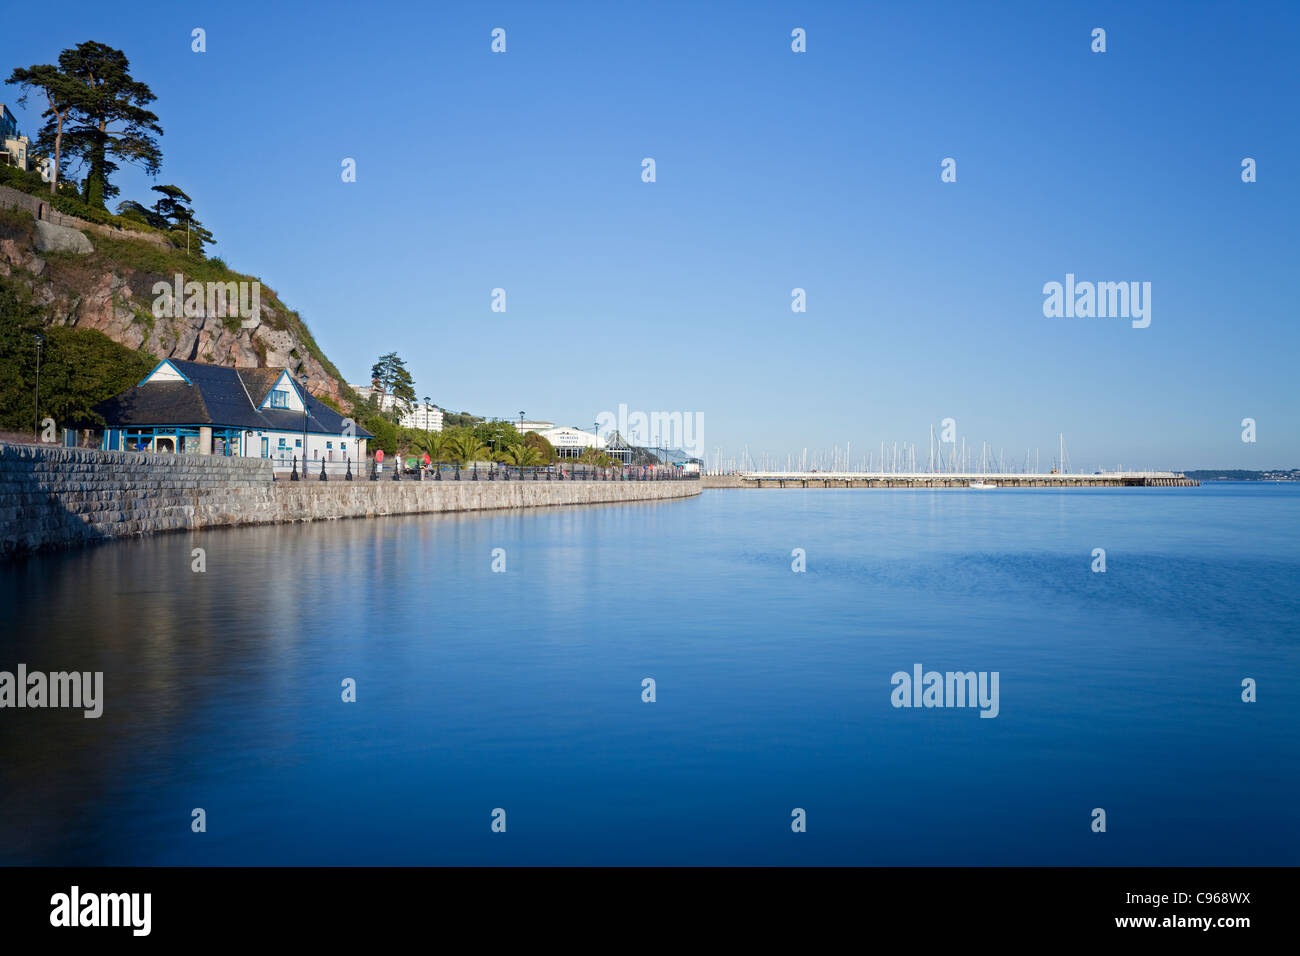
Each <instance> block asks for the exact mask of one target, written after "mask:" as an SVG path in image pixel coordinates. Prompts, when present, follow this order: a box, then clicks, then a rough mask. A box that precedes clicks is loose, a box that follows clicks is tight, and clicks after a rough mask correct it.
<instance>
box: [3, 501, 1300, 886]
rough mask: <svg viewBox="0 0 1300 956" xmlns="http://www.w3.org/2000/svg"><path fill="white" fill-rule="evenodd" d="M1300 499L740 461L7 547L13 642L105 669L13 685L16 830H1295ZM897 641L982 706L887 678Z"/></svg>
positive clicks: (1112, 851)
mask: <svg viewBox="0 0 1300 956" xmlns="http://www.w3.org/2000/svg"><path fill="white" fill-rule="evenodd" d="M1298 533H1300V486H1294V485H1292V486H1286V485H1260V484H1224V485H1209V486H1203V487H1201V488H1193V489H1131V490H1123V489H1113V490H1112V489H1079V490H1070V491H1064V492H1062V491H1053V490H1049V489H1026V490H1011V489H1002V490H998V491H991V492H976V491H960V490H958V491H938V492H933V491H916V492H910V491H863V490H842V491H836V490H809V491H799V490H787V491H781V490H771V491H768V490H763V491H730V490H727V491H706V492H705V493H704V494H703V495H702V496H701V497H699V498H697V499H694V500H688V501H680V502H667V503H660V504H651V505H622V506H603V507H588V508H573V509H553V510H545V511H530V512H509V513H497V514H480V515H470V516H438V517H412V518H393V519H382V520H371V521H348V522H337V523H322V524H312V525H298V526H285V527H274V528H263V529H251V530H250V529H243V530H213V531H207V532H204V533H202V534H200V535H172V536H160V537H154V538H150V539H145V540H138V541H130V542H120V543H112V544H107V545H103V546H99V547H95V548H92V549H90V550H86V551H82V552H79V553H69V554H59V555H53V556H48V557H41V558H37V559H33V560H28V561H25V562H22V563H17V564H11V565H8V566H5V567H3V569H2V574H3V597H4V601H5V607H6V608H7V611H8V613H7V618H8V621H9V627H8V628H7V629H6V632H5V633H4V635H3V637H0V648H2V649H3V650H2V653H0V670H13V669H14V668H15V666H16V665H17V664H18V663H20V662H21V663H25V664H27V665H28V667H29V669H39V670H47V671H48V670H66V669H78V670H102V671H103V672H104V675H105V677H104V680H105V696H106V703H105V710H104V715H103V717H101V718H100V719H99V720H87V719H84V718H83V717H82V716H81V715H80V712H71V713H70V712H65V711H50V710H45V711H36V710H21V711H19V710H4V711H0V862H4V863H70V864H238V863H253V864H276V863H285V864H354V863H370V864H436V863H456V864H498V863H501V864H543V863H564V864H582V863H614V864H622V863H645V864H750V863H779V864H800V863H863V864H905V865H906V864H1156V865H1159V864H1254V863H1274V864H1283V863H1285V864H1296V863H1300V814H1297V806H1300V801H1298V799H1297V798H1298V797H1300V733H1297V729H1298V727H1300V722H1298V721H1297V717H1298V716H1300V623H1298V622H1300V543H1298V542H1300V537H1298ZM194 547H202V548H203V549H205V552H206V562H207V570H206V572H205V573H201V574H199V573H194V572H193V571H192V570H191V561H192V558H191V549H192V548H194ZM1099 547H1100V548H1104V549H1105V550H1106V565H1107V570H1106V573H1105V574H1096V573H1093V572H1092V571H1091V570H1090V564H1091V562H1092V550H1093V549H1094V548H1099ZM495 548H503V549H505V555H506V567H507V570H506V572H505V573H493V572H492V570H491V566H492V551H493V549H495ZM794 548H803V549H804V550H805V551H806V554H807V571H806V573H802V574H796V573H793V572H792V571H791V562H792V557H791V551H792V550H793V549H794ZM917 663H920V664H922V665H923V666H924V667H925V668H926V669H927V670H929V669H935V670H940V671H947V670H963V671H965V670H975V671H997V672H998V673H999V675H1000V694H999V696H1000V701H999V704H1000V713H999V715H998V716H997V718H996V719H981V718H979V716H978V711H976V710H973V709H957V708H951V709H896V708H894V707H892V706H891V704H890V692H891V685H890V677H891V675H892V674H893V673H894V672H896V671H899V670H904V671H910V670H911V669H912V666H913V665H914V664H917ZM347 677H351V678H354V679H355V680H356V682H357V701H356V703H343V702H342V700H341V687H340V683H341V681H342V680H343V679H344V678H347ZM645 677H651V678H653V679H654V680H655V681H656V685H657V686H656V696H657V700H656V701H655V702H654V703H643V702H642V699H641V693H642V684H641V682H642V679H643V678H645ZM1246 677H1251V678H1254V679H1255V680H1256V681H1257V682H1258V701H1257V702H1256V703H1243V702H1242V700H1241V681H1242V679H1243V678H1246ZM196 807H202V808H203V809H204V810H205V811H206V813H207V832H206V833H193V832H191V828H190V821H191V810H192V809H193V808H196ZM498 807H499V808H503V809H504V810H505V811H506V826H507V829H506V832H505V833H504V834H501V833H493V832H492V831H491V819H492V818H491V814H492V811H493V809H494V808H498ZM796 807H797V808H803V809H804V810H806V812H807V832H806V833H793V832H792V831H791V826H790V823H791V812H792V810H793V809H794V808H796ZM1095 807H1101V808H1104V809H1105V810H1106V813H1107V832H1105V833H1104V834H1098V833H1094V832H1092V830H1091V828H1090V823H1091V820H1092V817H1091V811H1092V810H1093V808H1095Z"/></svg>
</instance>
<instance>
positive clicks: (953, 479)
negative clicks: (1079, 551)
mask: <svg viewBox="0 0 1300 956" xmlns="http://www.w3.org/2000/svg"><path fill="white" fill-rule="evenodd" d="M702 483H703V485H704V487H706V488H965V489H968V490H976V491H978V490H983V489H971V487H970V486H971V484H973V483H980V484H984V485H993V486H995V487H997V488H1195V487H1198V486H1199V485H1200V482H1199V481H1197V480H1196V479H1195V478H1188V477H1187V476H1186V475H1184V474H1181V473H1179V472H1174V471H1106V472H1100V473H1096V474H1091V475H1084V474H1046V475H1039V474H1017V473H1012V474H984V473H965V474H956V473H952V472H947V473H935V472H912V473H898V472H839V471H834V472H819V471H809V472H799V471H742V472H736V473H734V474H730V475H707V476H705V477H704V478H703V479H702Z"/></svg>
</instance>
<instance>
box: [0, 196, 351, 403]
mask: <svg viewBox="0 0 1300 956" xmlns="http://www.w3.org/2000/svg"><path fill="white" fill-rule="evenodd" d="M0 212H2V213H3V216H2V217H0V276H7V277H10V278H12V279H15V280H17V281H18V282H20V283H21V284H23V285H25V286H26V287H27V288H29V289H30V290H31V293H32V298H33V301H34V302H35V303H36V304H37V305H39V306H40V307H42V308H43V309H44V310H46V311H47V313H48V316H49V321H50V322H51V324H57V325H68V326H77V327H78V328H89V329H98V330H99V331H100V332H103V333H104V334H105V335H107V336H108V337H109V338H111V339H113V340H114V341H115V342H118V343H120V344H122V345H125V346H127V347H128V348H132V349H137V350H143V351H146V352H149V353H151V354H152V355H155V356H157V357H158V358H160V359H162V358H180V359H190V360H193V361H196V362H209V363H212V364H215V365H229V366H236V367H240V368H256V367H268V366H283V367H285V368H287V369H289V370H290V371H291V372H292V373H293V374H294V375H295V376H297V375H299V374H304V373H305V374H306V375H307V377H308V386H307V387H308V389H309V390H310V391H311V393H312V394H313V395H316V396H318V397H327V398H329V399H332V400H333V401H334V402H335V403H336V404H341V405H343V406H344V407H346V405H347V402H348V397H349V394H350V390H347V391H346V392H345V389H346V386H344V385H343V383H342V381H341V377H340V375H339V372H338V370H337V369H336V368H335V367H334V365H333V364H332V363H331V362H330V361H329V360H328V359H327V358H325V356H324V355H323V354H322V353H321V352H320V350H319V348H318V347H317V346H316V344H315V342H314V340H312V338H311V333H310V332H309V331H308V330H307V327H306V325H305V324H303V322H302V320H301V319H300V318H299V317H298V315H297V313H295V312H292V311H291V310H289V309H288V308H286V307H285V306H284V304H283V303H282V302H281V301H280V299H279V297H278V296H277V295H276V293H275V292H274V291H273V290H271V289H269V288H267V287H266V286H265V285H260V283H259V292H260V294H259V295H258V297H257V306H256V307H255V308H251V309H249V310H248V311H249V312H251V313H253V314H251V315H249V316H248V317H247V318H245V317H243V316H242V315H240V314H239V312H240V311H241V310H240V309H239V307H238V306H239V299H238V298H235V299H234V303H233V304H231V303H229V302H228V303H226V306H225V308H224V309H221V308H218V309H215V310H213V309H210V308H208V307H207V306H208V305H209V303H210V300H209V299H208V298H207V297H206V296H204V297H203V298H202V306H200V307H198V308H194V307H191V308H186V307H185V305H184V303H182V306H181V308H180V309H173V308H168V309H162V310H159V309H157V308H156V304H157V300H158V298H159V296H158V295H156V294H155V287H156V285H157V284H158V283H166V284H168V285H169V286H174V283H175V277H176V274H178V273H179V274H181V275H182V276H184V281H185V282H189V281H196V282H200V283H203V284H204V287H205V289H206V287H207V284H208V283H220V284H222V285H223V286H224V285H225V283H228V282H233V283H236V284H238V283H240V282H245V283H248V287H246V288H249V291H250V294H248V295H247V296H246V298H245V301H246V302H248V303H249V304H250V305H251V304H252V303H253V301H254V299H253V296H252V295H251V285H252V283H253V282H256V281H257V280H256V279H254V278H253V277H250V276H245V275H239V274H237V273H233V272H231V271H230V270H229V269H227V268H226V267H225V265H224V264H223V263H221V262H220V260H204V259H199V260H194V259H190V258H188V257H186V255H185V253H184V250H165V249H160V248H158V247H157V246H156V245H154V244H148V243H141V242H137V241H134V240H132V239H129V238H108V237H105V236H101V235H98V234H96V233H87V232H82V231H78V230H74V229H71V228H69V227H67V226H66V225H50V224H48V223H44V222H42V223H37V222H36V221H34V220H33V219H31V217H30V216H29V215H28V214H27V213H25V212H20V211H15V210H0ZM61 230H63V231H66V232H67V233H73V234H74V236H75V237H76V238H74V237H73V236H69V235H66V234H64V232H61ZM87 250H89V251H87ZM198 302H199V300H193V301H192V303H191V305H192V306H193V305H194V304H197V303H198ZM176 311H180V312H181V313H182V314H181V315H180V316H176V315H175V314H174V313H175V312H176ZM157 313H161V314H157ZM186 313H189V314H186Z"/></svg>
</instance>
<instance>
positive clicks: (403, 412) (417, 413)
mask: <svg viewBox="0 0 1300 956" xmlns="http://www.w3.org/2000/svg"><path fill="white" fill-rule="evenodd" d="M352 387H353V388H354V389H355V390H356V393H357V394H358V395H360V396H361V400H362V401H363V402H366V403H369V401H370V397H371V396H372V395H374V396H376V404H378V406H379V409H380V411H384V412H391V411H392V410H393V407H394V406H396V407H397V408H398V411H399V418H398V421H397V424H399V425H401V426H402V427H403V428H418V429H419V430H420V431H430V432H440V431H442V409H441V408H439V407H438V406H437V405H426V404H424V403H423V402H416V403H414V404H413V403H411V402H404V401H402V400H401V399H399V398H397V397H395V396H393V395H390V394H388V393H386V392H384V391H382V390H381V389H378V388H375V387H374V386H372V385H353V386H352Z"/></svg>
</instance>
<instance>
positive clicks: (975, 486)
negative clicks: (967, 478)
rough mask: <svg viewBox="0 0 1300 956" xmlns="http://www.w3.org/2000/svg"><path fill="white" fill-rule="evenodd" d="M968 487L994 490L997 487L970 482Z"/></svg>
mask: <svg viewBox="0 0 1300 956" xmlns="http://www.w3.org/2000/svg"><path fill="white" fill-rule="evenodd" d="M968 487H971V488H996V487H997V485H990V484H987V483H985V482H983V481H972V482H971V483H970V485H969V486H968Z"/></svg>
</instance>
